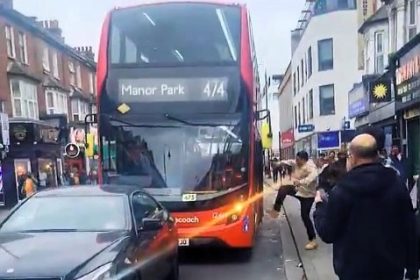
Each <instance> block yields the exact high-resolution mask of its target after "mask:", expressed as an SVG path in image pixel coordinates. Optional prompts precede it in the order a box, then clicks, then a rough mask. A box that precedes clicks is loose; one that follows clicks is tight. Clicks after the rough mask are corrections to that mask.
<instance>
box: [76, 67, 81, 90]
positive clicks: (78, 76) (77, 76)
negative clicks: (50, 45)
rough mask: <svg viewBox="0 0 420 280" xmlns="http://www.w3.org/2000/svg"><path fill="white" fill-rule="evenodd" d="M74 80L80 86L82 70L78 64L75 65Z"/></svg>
mask: <svg viewBox="0 0 420 280" xmlns="http://www.w3.org/2000/svg"><path fill="white" fill-rule="evenodd" d="M76 80H77V87H78V88H82V70H81V69H80V64H78V65H77V66H76Z"/></svg>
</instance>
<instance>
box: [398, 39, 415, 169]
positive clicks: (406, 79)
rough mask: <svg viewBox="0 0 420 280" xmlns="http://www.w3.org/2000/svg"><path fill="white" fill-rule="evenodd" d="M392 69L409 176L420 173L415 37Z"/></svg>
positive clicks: (399, 55)
mask: <svg viewBox="0 0 420 280" xmlns="http://www.w3.org/2000/svg"><path fill="white" fill-rule="evenodd" d="M392 61H393V62H394V63H393V66H395V85H396V86H395V90H396V93H397V94H396V100H397V103H396V112H397V119H398V131H399V134H400V138H401V144H402V145H401V146H402V148H403V150H404V151H405V153H406V154H407V155H408V159H409V162H410V166H411V173H412V175H419V173H420V35H417V36H415V37H414V38H413V39H412V40H411V41H410V42H408V43H407V44H406V45H405V46H404V47H403V48H402V49H401V50H399V51H398V52H397V53H396V54H395V55H394V57H393V59H392Z"/></svg>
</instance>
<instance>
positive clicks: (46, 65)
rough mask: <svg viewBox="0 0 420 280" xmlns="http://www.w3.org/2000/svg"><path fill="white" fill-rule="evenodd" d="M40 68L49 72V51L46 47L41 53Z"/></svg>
mask: <svg viewBox="0 0 420 280" xmlns="http://www.w3.org/2000/svg"><path fill="white" fill-rule="evenodd" d="M42 67H43V68H44V71H46V72H50V51H49V50H48V47H46V46H45V47H44V50H43V52H42Z"/></svg>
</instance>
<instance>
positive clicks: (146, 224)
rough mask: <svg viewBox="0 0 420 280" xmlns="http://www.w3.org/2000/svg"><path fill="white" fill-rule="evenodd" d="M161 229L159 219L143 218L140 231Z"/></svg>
mask: <svg viewBox="0 0 420 280" xmlns="http://www.w3.org/2000/svg"><path fill="white" fill-rule="evenodd" d="M162 227H163V224H162V221H161V220H160V219H149V218H144V219H143V220H142V223H141V225H140V231H157V230H160V229H161V228H162Z"/></svg>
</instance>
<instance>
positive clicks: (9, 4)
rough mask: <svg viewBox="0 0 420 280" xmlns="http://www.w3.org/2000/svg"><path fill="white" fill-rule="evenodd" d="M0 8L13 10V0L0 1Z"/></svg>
mask: <svg viewBox="0 0 420 280" xmlns="http://www.w3.org/2000/svg"><path fill="white" fill-rule="evenodd" d="M0 8H3V9H7V10H13V0H0Z"/></svg>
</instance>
